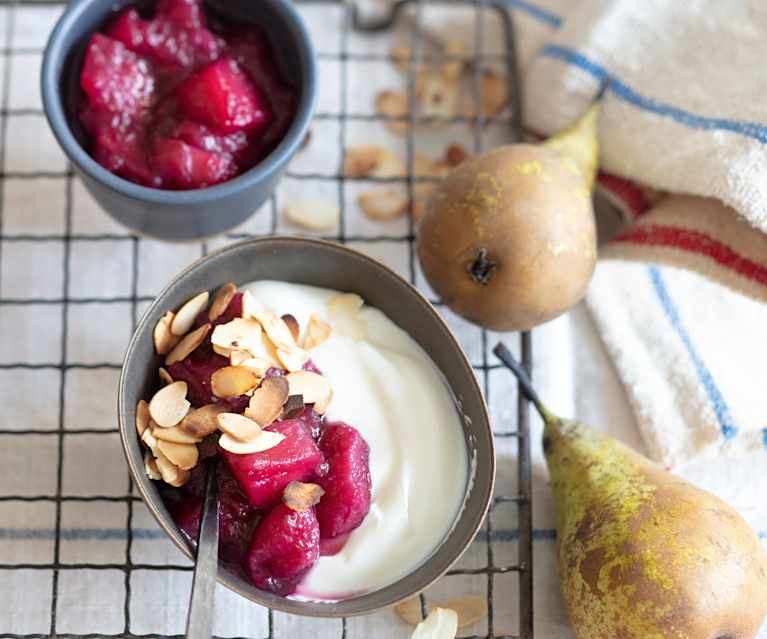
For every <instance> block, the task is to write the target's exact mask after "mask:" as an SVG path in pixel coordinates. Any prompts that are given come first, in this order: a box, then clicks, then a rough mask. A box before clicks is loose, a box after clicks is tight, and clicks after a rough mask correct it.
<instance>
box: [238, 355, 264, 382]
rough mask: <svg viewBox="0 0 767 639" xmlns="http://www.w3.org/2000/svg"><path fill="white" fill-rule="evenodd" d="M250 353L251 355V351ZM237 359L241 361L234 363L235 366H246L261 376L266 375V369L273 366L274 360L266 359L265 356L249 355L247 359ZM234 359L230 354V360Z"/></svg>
mask: <svg viewBox="0 0 767 639" xmlns="http://www.w3.org/2000/svg"><path fill="white" fill-rule="evenodd" d="M248 355H250V353H248ZM237 359H238V360H239V361H238V362H237V363H236V364H234V363H233V364H232V365H233V366H244V367H245V368H249V369H250V370H252V371H253V372H254V373H255V374H256V375H258V376H259V377H264V376H265V375H266V371H268V370H269V369H270V368H272V362H270V361H268V360H266V359H264V358H263V357H248V358H246V359H241V358H237ZM233 361H234V360H233V359H232V358H231V356H230V362H233Z"/></svg>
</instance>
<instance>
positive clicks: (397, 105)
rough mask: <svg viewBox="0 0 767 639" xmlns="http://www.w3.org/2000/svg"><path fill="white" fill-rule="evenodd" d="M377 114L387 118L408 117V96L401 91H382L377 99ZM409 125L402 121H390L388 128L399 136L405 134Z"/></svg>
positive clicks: (387, 123)
mask: <svg viewBox="0 0 767 639" xmlns="http://www.w3.org/2000/svg"><path fill="white" fill-rule="evenodd" d="M375 109H376V113H378V114H379V115H381V116H383V117H386V118H405V117H407V115H408V112H409V110H408V103H407V96H406V95H405V94H404V93H401V92H399V91H389V90H386V91H380V92H379V93H378V94H377V95H376V98H375ZM407 125H408V123H407V122H405V121H402V120H389V121H387V122H386V128H388V129H389V130H390V131H391V132H392V133H396V134H398V135H402V134H404V132H405V131H406V129H407Z"/></svg>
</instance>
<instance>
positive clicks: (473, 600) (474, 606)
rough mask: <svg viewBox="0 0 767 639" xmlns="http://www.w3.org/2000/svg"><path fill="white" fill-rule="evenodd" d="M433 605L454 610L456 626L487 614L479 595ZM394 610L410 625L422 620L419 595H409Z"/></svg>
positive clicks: (472, 621) (471, 622)
mask: <svg viewBox="0 0 767 639" xmlns="http://www.w3.org/2000/svg"><path fill="white" fill-rule="evenodd" d="M433 607H437V608H443V609H449V610H453V611H455V613H456V614H457V615H458V628H465V627H466V626H470V625H472V624H474V623H476V622H478V621H480V620H481V619H484V618H485V617H486V616H487V602H486V601H485V599H484V598H483V597H480V596H479V595H465V596H462V597H453V598H451V599H447V600H446V601H443V602H439V603H436V604H434V605H433ZM395 610H396V611H397V614H398V615H399V616H400V618H401V619H402V620H403V621H405V622H407V623H409V624H410V625H412V626H417V625H418V624H419V623H421V621H422V620H423V616H422V614H421V599H420V597H411V598H410V599H408V600H406V601H403V602H402V603H400V604H397V606H395Z"/></svg>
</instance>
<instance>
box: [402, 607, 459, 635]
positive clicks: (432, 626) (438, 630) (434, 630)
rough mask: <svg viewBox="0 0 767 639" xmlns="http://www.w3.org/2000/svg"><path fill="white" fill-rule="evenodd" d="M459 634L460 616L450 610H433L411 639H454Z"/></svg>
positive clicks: (414, 631) (417, 627) (416, 628)
mask: <svg viewBox="0 0 767 639" xmlns="http://www.w3.org/2000/svg"><path fill="white" fill-rule="evenodd" d="M457 632H458V615H457V614H456V612H455V610H450V609H448V608H433V609H432V610H431V612H430V613H429V614H428V615H427V617H426V619H424V620H423V621H422V622H421V623H419V624H418V625H417V626H416V627H415V630H413V634H412V635H410V639H454V638H455V635H456V633H457Z"/></svg>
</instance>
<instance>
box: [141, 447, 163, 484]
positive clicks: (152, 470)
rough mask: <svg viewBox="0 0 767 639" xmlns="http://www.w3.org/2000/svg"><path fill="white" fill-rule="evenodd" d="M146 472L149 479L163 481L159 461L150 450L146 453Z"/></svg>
mask: <svg viewBox="0 0 767 639" xmlns="http://www.w3.org/2000/svg"><path fill="white" fill-rule="evenodd" d="M144 470H145V471H146V476H147V477H149V479H154V480H155V481H156V480H158V479H162V475H161V474H160V469H159V468H158V467H157V461H156V460H155V458H154V455H152V453H151V452H149V451H148V450H145V451H144Z"/></svg>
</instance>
